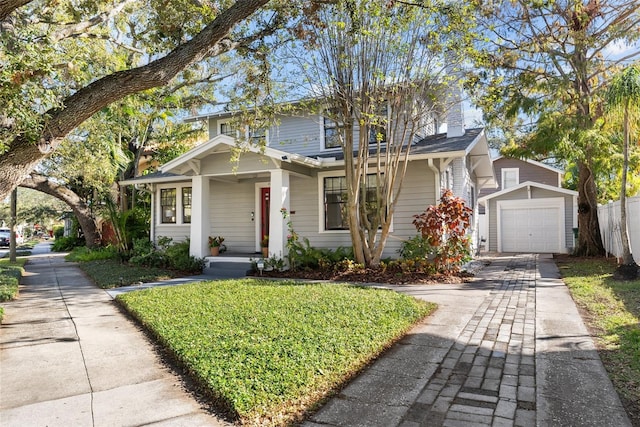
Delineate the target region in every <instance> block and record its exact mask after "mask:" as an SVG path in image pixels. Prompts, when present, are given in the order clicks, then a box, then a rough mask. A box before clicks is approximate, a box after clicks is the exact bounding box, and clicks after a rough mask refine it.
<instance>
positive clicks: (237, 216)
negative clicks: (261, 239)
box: [209, 180, 259, 253]
mask: <svg viewBox="0 0 640 427" xmlns="http://www.w3.org/2000/svg"><path fill="white" fill-rule="evenodd" d="M255 191H256V190H255V181H252V180H247V181H242V182H240V183H236V184H233V183H227V182H219V181H212V182H211V188H210V202H209V203H210V206H211V209H210V221H211V230H210V232H209V235H210V236H223V237H224V238H225V241H224V244H225V245H226V246H227V250H228V251H229V252H233V253H253V252H255V241H256V235H255V222H254V221H258V220H259V216H258V215H259V213H258V212H254V210H255ZM252 212H254V217H253V221H252V216H251V213H252Z"/></svg>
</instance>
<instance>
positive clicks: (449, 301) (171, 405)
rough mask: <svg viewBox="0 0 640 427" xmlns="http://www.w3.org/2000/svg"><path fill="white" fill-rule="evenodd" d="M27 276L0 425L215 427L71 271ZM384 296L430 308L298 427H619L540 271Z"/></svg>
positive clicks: (35, 267) (15, 314) (537, 259)
mask: <svg viewBox="0 0 640 427" xmlns="http://www.w3.org/2000/svg"><path fill="white" fill-rule="evenodd" d="M27 270H28V275H27V276H26V277H25V278H24V281H23V283H24V286H23V287H22V288H21V293H20V297H19V299H18V300H16V301H14V302H11V303H8V304H5V307H6V309H5V312H6V314H5V323H4V324H3V325H2V328H0V367H1V368H0V425H2V426H45V425H46V426H58V425H60V426H103V425H104V426H120V425H148V424H153V425H166V426H180V425H184V426H205V425H207V426H218V425H224V424H225V423H224V421H223V420H221V419H219V418H215V417H213V416H211V415H210V414H208V413H207V412H206V411H205V410H204V409H203V408H202V407H201V405H199V404H198V403H197V402H196V401H195V400H194V399H193V398H192V397H191V395H190V394H188V393H187V392H185V391H184V390H183V387H182V385H181V383H180V380H179V379H178V378H176V377H175V376H174V375H173V374H172V373H171V372H169V371H168V369H167V368H165V367H164V365H163V364H162V363H161V361H159V360H158V357H157V356H156V353H155V351H154V349H153V346H152V345H151V344H150V343H149V342H148V340H147V339H146V337H145V335H144V334H143V333H142V332H140V330H139V329H138V328H137V327H135V326H134V325H133V324H132V322H130V321H129V320H128V319H127V318H126V317H125V316H124V315H123V314H122V313H121V312H120V311H119V310H118V309H117V307H115V305H114V303H113V302H112V301H111V299H110V297H109V295H107V293H106V292H105V291H102V290H99V289H98V288H96V287H95V286H94V285H92V284H91V283H90V282H89V281H88V280H87V279H86V278H85V277H84V276H83V275H82V273H81V272H80V270H79V269H78V268H77V267H76V266H75V265H74V264H70V263H64V261H63V259H62V258H61V257H60V256H57V255H48V254H43V255H40V256H34V257H32V259H31V260H30V262H29V264H28V266H27ZM174 284H176V283H174ZM390 288H392V289H395V290H398V291H400V292H403V293H407V294H410V295H413V296H415V297H417V298H422V299H425V300H428V301H434V302H437V303H438V304H439V308H438V310H437V312H436V313H435V314H434V315H433V316H431V317H429V318H428V319H426V320H425V321H424V322H423V323H422V324H420V325H418V326H417V327H416V328H414V329H413V330H412V331H411V333H410V334H409V335H407V336H406V337H405V338H404V339H403V340H402V341H401V342H399V343H398V344H397V345H395V346H394V347H393V348H392V349H391V350H389V351H388V352H387V353H385V355H384V356H383V357H381V358H380V359H379V360H377V361H376V362H375V363H374V364H373V365H372V366H371V367H370V368H369V369H367V370H366V371H365V372H364V373H362V374H361V375H360V376H359V377H357V378H356V379H355V380H354V381H352V382H351V383H350V384H349V385H348V386H346V387H345V388H344V390H342V391H341V392H340V393H339V394H338V395H337V396H336V397H334V398H333V399H331V400H330V401H329V402H328V403H327V404H326V405H325V406H324V407H323V408H322V409H321V410H320V411H318V412H317V413H316V414H314V415H313V416H312V417H311V419H310V420H309V421H307V422H306V423H305V425H306V426H321V425H322V426H327V425H332V426H381V427H382V426H384V427H386V426H407V427H410V426H440V425H442V426H458V425H508V426H513V425H522V426H532V425H539V426H552V425H553V426H556V425H558V426H578V425H584V426H602V425H615V426H628V425H630V423H629V420H628V418H627V416H626V414H625V412H624V410H623V408H622V406H621V404H620V402H619V399H618V397H617V395H616V393H615V391H614V390H613V387H612V385H611V382H610V381H609V378H608V377H607V375H606V373H605V371H604V369H603V367H602V364H601V363H600V359H599V357H598V354H597V352H596V350H595V347H594V345H593V342H592V340H591V338H590V336H589V334H588V332H587V330H586V328H585V327H584V325H583V323H582V320H581V319H580V316H579V314H578V311H577V309H576V307H575V304H574V303H573V300H572V299H571V297H570V295H569V293H568V290H567V288H566V286H564V284H563V283H562V282H561V281H560V280H559V279H558V271H557V269H556V267H555V264H554V263H553V260H551V259H550V258H547V257H543V256H536V255H522V256H512V257H496V258H493V259H492V263H491V265H490V266H488V267H487V268H485V269H484V270H482V271H481V272H480V273H479V274H478V277H477V279H476V280H475V281H474V282H472V283H467V284H461V285H445V284H443V285H425V286H423V285H420V286H417V285H412V286H401V287H396V286H394V287H390Z"/></svg>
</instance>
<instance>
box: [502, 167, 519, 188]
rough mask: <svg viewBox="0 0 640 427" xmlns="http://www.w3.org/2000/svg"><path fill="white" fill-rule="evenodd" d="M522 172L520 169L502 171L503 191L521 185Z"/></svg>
mask: <svg viewBox="0 0 640 427" xmlns="http://www.w3.org/2000/svg"><path fill="white" fill-rule="evenodd" d="M519 175H520V170H519V169H518V168H508V169H502V189H503V190H506V189H507V188H511V187H515V186H516V185H518V184H519V183H520V176H519Z"/></svg>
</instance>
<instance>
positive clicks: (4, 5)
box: [0, 0, 32, 21]
mask: <svg viewBox="0 0 640 427" xmlns="http://www.w3.org/2000/svg"><path fill="white" fill-rule="evenodd" d="M31 1H32V0H0V21H4V20H5V19H6V18H7V16H9V15H10V14H11V13H12V12H13V11H14V10H16V9H17V8H19V7H22V6H24V5H25V4H27V3H30V2H31Z"/></svg>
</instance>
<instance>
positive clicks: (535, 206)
mask: <svg viewBox="0 0 640 427" xmlns="http://www.w3.org/2000/svg"><path fill="white" fill-rule="evenodd" d="M563 213H564V199H563V198H561V197H560V198H555V199H532V200H516V201H513V200H509V201H499V202H497V214H498V218H497V220H498V224H499V229H498V251H499V252H545V253H549V252H551V253H553V252H563V251H564V247H565V243H564V229H563V222H564V221H563Z"/></svg>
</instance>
